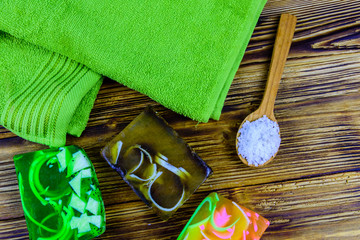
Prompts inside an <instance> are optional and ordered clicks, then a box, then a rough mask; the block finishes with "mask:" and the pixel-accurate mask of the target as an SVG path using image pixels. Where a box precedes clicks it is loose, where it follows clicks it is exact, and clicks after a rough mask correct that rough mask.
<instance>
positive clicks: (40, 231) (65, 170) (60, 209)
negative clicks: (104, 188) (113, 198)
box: [14, 146, 105, 240]
mask: <svg viewBox="0 0 360 240" xmlns="http://www.w3.org/2000/svg"><path fill="white" fill-rule="evenodd" d="M14 161H15V168H16V173H17V176H18V181H19V189H20V196H21V202H22V206H23V209H24V214H25V218H26V223H27V226H28V230H29V237H30V239H43V240H45V239H46V240H56V239H63V240H66V239H92V238H94V237H96V236H99V235H100V234H102V233H103V232H104V231H105V209H104V203H103V201H102V198H101V193H100V189H99V182H98V180H97V178H96V174H95V170H94V167H93V165H92V164H91V162H90V161H89V159H88V157H87V155H86V153H85V152H84V150H83V149H81V148H79V147H76V146H67V147H61V148H51V149H46V150H41V151H37V152H31V153H25V154H21V155H16V156H15V157H14Z"/></svg>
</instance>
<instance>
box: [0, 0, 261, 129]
mask: <svg viewBox="0 0 360 240" xmlns="http://www.w3.org/2000/svg"><path fill="white" fill-rule="evenodd" d="M265 3H266V0H223V1H219V0H194V1H185V0H179V1H170V0H148V1H144V0H132V1H125V0H117V1H114V0H103V1H97V0H77V1H72V0H0V30H2V31H4V32H7V33H9V34H11V35H13V36H15V37H17V38H19V39H24V40H26V41H28V42H31V43H32V44H34V45H38V46H42V47H44V48H46V49H48V50H49V51H51V52H56V53H59V54H62V55H64V56H66V57H69V58H71V59H73V60H75V61H77V62H79V63H81V64H84V65H86V66H87V67H89V68H90V69H92V70H93V71H95V72H97V73H99V74H101V75H105V76H107V77H109V78H111V79H114V80H116V81H118V82H119V83H122V84H124V85H126V86H128V87H130V88H132V89H135V90H137V91H139V92H141V93H144V94H146V95H148V96H149V97H151V98H152V99H154V100H155V101H157V102H159V103H161V104H162V105H164V106H165V107H168V108H170V109H172V110H174V111H176V112H178V113H180V114H183V115H185V116H187V117H190V118H192V119H194V120H197V121H201V122H207V121H208V120H209V118H213V119H219V117H220V113H221V110H222V107H223V105H224V101H225V97H226V95H227V92H228V90H229V87H230V84H231V82H232V79H233V77H234V75H235V73H236V70H237V69H238V67H239V64H240V61H241V59H242V57H243V54H244V52H245V49H246V47H247V44H248V42H249V40H250V37H251V34H252V32H253V29H254V27H255V25H256V23H257V20H258V18H259V15H260V13H261V11H262V9H263V7H264V5H265ZM52 54H53V53H52ZM57 56H58V57H59V58H61V57H60V55H57ZM0 67H1V66H0ZM59 71H60V69H59ZM89 74H90V72H89ZM30 75H31V74H30ZM0 81H1V82H0V83H1V84H2V85H3V84H4V83H3V79H0ZM90 85H91V83H90V82H89V84H88V85H86V87H87V89H90V87H89V86H90ZM81 97H82V96H79V95H73V96H72V98H75V99H73V100H74V101H75V100H76V101H77V102H79V99H80V98H81ZM24 98H26V97H24ZM42 98H43V97H42V96H39V97H37V99H36V100H37V101H38V100H41V101H43V102H44V99H42ZM26 100H29V101H30V99H26ZM33 104H34V106H36V103H35V102H34V103H33ZM50 114H52V113H50ZM49 117H51V118H54V117H56V116H54V115H49ZM2 119H3V117H2ZM4 125H5V124H4ZM5 126H6V125H5ZM24 126H25V124H24ZM6 127H8V126H6ZM10 129H11V128H10ZM15 132H16V131H15Z"/></svg>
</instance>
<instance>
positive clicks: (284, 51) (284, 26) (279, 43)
mask: <svg viewBox="0 0 360 240" xmlns="http://www.w3.org/2000/svg"><path fill="white" fill-rule="evenodd" d="M295 26H296V17H295V16H293V15H291V14H282V15H281V17H280V23H279V27H278V30H277V34H276V39H275V44H274V50H273V53H272V58H271V63H270V69H269V74H268V79H267V82H266V88H265V93H264V97H263V99H262V101H261V104H260V106H259V108H258V109H257V110H255V111H254V112H252V113H251V114H249V115H248V116H247V117H246V118H245V119H244V121H243V122H242V123H241V125H240V127H239V130H238V132H237V134H236V152H237V154H238V156H239V158H240V160H241V161H242V162H243V163H244V164H246V165H248V166H251V167H254V165H250V164H249V163H248V161H247V160H246V159H245V158H244V157H243V156H242V155H241V154H240V153H239V149H238V148H239V147H238V146H239V142H238V138H239V136H240V129H241V128H242V126H243V124H244V123H245V122H246V121H249V122H253V121H255V120H257V119H259V118H261V117H263V116H264V115H265V116H267V117H268V118H269V119H270V120H271V121H274V122H276V123H277V121H276V118H275V115H274V104H275V99H276V94H277V91H278V89H279V84H280V80H281V76H282V74H283V71H284V67H285V62H286V59H287V56H288V53H289V50H290V46H291V41H292V38H293V36H294V32H295ZM279 134H280V132H279ZM276 154H277V152H276V153H275V154H274V155H273V156H272V157H271V158H270V159H268V160H267V161H266V162H264V163H262V164H260V165H258V166H257V167H260V166H264V165H266V164H268V163H269V162H271V161H272V160H273V159H274V158H275V156H276Z"/></svg>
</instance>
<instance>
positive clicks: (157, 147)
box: [101, 108, 212, 220]
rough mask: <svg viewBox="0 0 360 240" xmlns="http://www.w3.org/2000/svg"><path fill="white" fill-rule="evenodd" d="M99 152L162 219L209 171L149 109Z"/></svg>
mask: <svg viewBox="0 0 360 240" xmlns="http://www.w3.org/2000/svg"><path fill="white" fill-rule="evenodd" d="M101 153H102V156H103V157H104V158H105V159H106V160H107V162H108V163H109V164H110V166H111V167H112V168H113V169H115V170H116V171H117V172H118V173H119V174H120V176H121V177H122V178H123V179H124V180H125V181H126V182H127V183H128V184H129V185H130V187H131V188H132V189H133V190H134V191H135V193H136V194H137V195H138V196H139V197H140V198H141V199H142V200H143V201H144V202H145V203H146V204H147V205H148V206H149V207H151V208H152V209H153V210H154V211H155V212H156V213H157V214H158V215H159V216H160V217H161V218H162V219H163V220H167V219H168V218H170V217H171V216H172V215H173V214H174V213H175V211H176V210H177V209H178V208H179V207H180V206H181V205H182V204H183V203H184V202H185V201H186V200H187V199H188V198H189V197H190V196H191V194H192V193H193V192H195V190H196V189H197V188H198V187H199V186H200V185H201V184H202V183H203V182H204V181H205V180H206V179H207V178H208V177H209V176H210V174H211V173H212V170H211V168H210V167H209V166H208V165H207V164H206V163H205V162H204V161H203V160H202V159H201V158H200V157H199V156H198V155H197V154H196V153H195V152H194V151H193V150H192V149H191V148H190V146H189V145H188V144H187V143H186V142H185V141H184V140H183V139H182V138H181V137H180V136H179V135H178V134H177V133H176V132H175V131H174V129H173V128H171V127H170V126H169V124H168V123H167V122H166V121H165V120H164V119H163V118H162V117H161V116H159V114H157V113H156V112H155V111H154V110H152V109H151V108H146V109H145V110H144V111H143V112H142V113H141V114H140V115H138V116H137V117H136V118H135V119H134V120H133V121H132V122H131V123H130V124H129V125H127V126H126V127H125V128H124V129H123V130H122V131H121V132H120V133H119V134H118V135H117V136H115V137H114V139H112V140H111V141H110V142H109V143H108V144H107V145H106V146H105V147H104V148H103V149H102V151H101Z"/></svg>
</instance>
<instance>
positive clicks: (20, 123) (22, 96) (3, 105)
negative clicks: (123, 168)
mask: <svg viewBox="0 0 360 240" xmlns="http://www.w3.org/2000/svg"><path fill="white" fill-rule="evenodd" d="M0 81H1V86H2V87H1V88H0V96H1V97H0V124H1V125H3V126H4V127H6V128H8V129H9V130H11V131H12V132H14V133H16V134H17V135H19V136H21V137H23V138H25V139H28V140H31V141H34V142H38V143H42V144H46V145H50V146H63V145H65V142H66V134H67V133H70V134H72V135H75V136H80V134H81V133H82V131H83V130H84V129H85V126H86V122H87V120H88V118H89V114H90V110H91V108H92V106H93V103H94V101H95V98H96V95H97V92H98V91H99V88H100V85H101V83H102V77H101V75H99V74H97V73H95V72H93V71H90V70H89V69H88V68H87V67H85V66H84V65H82V64H79V63H78V62H75V61H73V60H70V59H69V58H67V57H64V56H62V55H60V54H57V53H53V52H50V51H48V50H45V49H43V48H41V47H37V46H34V45H32V44H30V43H27V42H25V41H23V40H19V39H16V38H14V37H12V36H10V35H9V34H6V33H4V32H1V31H0Z"/></svg>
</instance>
